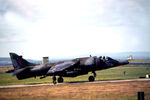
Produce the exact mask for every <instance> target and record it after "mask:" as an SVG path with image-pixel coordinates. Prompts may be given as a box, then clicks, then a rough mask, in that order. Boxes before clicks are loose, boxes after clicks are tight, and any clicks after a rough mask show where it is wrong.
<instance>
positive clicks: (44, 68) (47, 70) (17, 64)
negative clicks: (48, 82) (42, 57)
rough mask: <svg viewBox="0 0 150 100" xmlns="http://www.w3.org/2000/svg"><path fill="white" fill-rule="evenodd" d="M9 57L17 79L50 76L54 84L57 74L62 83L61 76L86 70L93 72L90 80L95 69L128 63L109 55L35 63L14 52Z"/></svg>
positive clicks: (72, 75)
mask: <svg viewBox="0 0 150 100" xmlns="http://www.w3.org/2000/svg"><path fill="white" fill-rule="evenodd" d="M10 58H11V61H12V65H13V67H14V70H11V71H10V72H13V76H16V77H17V78H18V79H19V80H21V79H26V78H30V77H36V76H41V77H40V79H42V78H45V77H47V76H52V80H53V83H54V84H56V76H59V78H58V80H57V81H58V83H62V82H63V81H64V80H63V77H76V76H79V75H85V74H88V72H92V73H93V76H89V79H88V80H89V81H90V82H92V81H94V80H95V77H96V73H95V71H97V70H103V69H108V68H112V67H116V66H120V65H126V64H128V63H129V62H128V61H117V60H114V59H112V58H110V57H101V56H100V57H96V56H95V57H92V56H90V57H84V58H75V59H72V60H67V61H62V62H57V63H46V64H38V65H37V64H33V63H30V62H28V61H27V60H25V59H23V57H22V56H19V55H17V54H15V53H10ZM8 72H9V71H8Z"/></svg>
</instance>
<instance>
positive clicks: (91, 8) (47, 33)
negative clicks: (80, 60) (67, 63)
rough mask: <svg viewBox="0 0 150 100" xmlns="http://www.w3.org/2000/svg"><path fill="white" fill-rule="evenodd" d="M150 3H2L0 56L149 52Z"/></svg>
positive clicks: (115, 0) (145, 0)
mask: <svg viewBox="0 0 150 100" xmlns="http://www.w3.org/2000/svg"><path fill="white" fill-rule="evenodd" d="M149 32H150V0H0V56H1V57H7V56H9V55H8V53H9V52H15V53H18V54H21V55H23V56H24V57H26V58H31V59H41V58H42V57H43V56H49V57H50V59H51V58H61V57H63V58H64V57H72V56H74V57H79V56H82V55H85V54H87V55H89V54H93V55H94V54H99V53H107V52H136V51H150V46H149V43H150V33H149Z"/></svg>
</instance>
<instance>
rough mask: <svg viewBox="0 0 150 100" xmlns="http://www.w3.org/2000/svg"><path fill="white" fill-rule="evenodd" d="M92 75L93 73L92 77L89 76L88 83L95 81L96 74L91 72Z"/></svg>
mask: <svg viewBox="0 0 150 100" xmlns="http://www.w3.org/2000/svg"><path fill="white" fill-rule="evenodd" d="M92 73H93V76H89V82H93V81H95V77H96V73H95V71H92Z"/></svg>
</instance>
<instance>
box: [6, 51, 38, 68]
mask: <svg viewBox="0 0 150 100" xmlns="http://www.w3.org/2000/svg"><path fill="white" fill-rule="evenodd" d="M9 55H10V58H11V61H12V65H13V67H14V70H16V69H20V68H24V67H27V66H32V65H35V64H33V63H30V62H28V61H27V60H25V59H23V58H22V56H19V55H17V54H15V53H9Z"/></svg>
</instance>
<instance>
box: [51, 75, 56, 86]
mask: <svg viewBox="0 0 150 100" xmlns="http://www.w3.org/2000/svg"><path fill="white" fill-rule="evenodd" d="M52 79H53V84H56V76H53V77H52Z"/></svg>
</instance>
